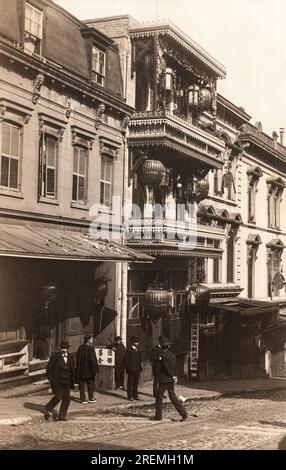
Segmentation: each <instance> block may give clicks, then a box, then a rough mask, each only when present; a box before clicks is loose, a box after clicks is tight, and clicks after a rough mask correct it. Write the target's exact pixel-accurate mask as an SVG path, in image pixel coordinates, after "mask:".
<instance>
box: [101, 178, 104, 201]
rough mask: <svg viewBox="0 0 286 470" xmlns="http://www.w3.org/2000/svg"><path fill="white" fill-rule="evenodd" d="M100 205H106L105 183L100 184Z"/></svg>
mask: <svg viewBox="0 0 286 470" xmlns="http://www.w3.org/2000/svg"><path fill="white" fill-rule="evenodd" d="M100 204H104V183H102V182H101V183H100Z"/></svg>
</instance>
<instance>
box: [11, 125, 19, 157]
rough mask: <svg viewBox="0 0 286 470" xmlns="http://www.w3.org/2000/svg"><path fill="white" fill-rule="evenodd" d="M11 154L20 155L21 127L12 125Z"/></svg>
mask: <svg viewBox="0 0 286 470" xmlns="http://www.w3.org/2000/svg"><path fill="white" fill-rule="evenodd" d="M11 133H12V135H11V155H13V156H14V157H18V155H19V129H18V128H17V127H14V126H11Z"/></svg>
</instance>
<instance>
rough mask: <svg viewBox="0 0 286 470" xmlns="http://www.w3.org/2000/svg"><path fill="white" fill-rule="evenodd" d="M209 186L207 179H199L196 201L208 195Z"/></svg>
mask: <svg viewBox="0 0 286 470" xmlns="http://www.w3.org/2000/svg"><path fill="white" fill-rule="evenodd" d="M209 188H210V185H209V182H208V180H207V179H205V178H202V179H200V180H199V181H198V183H197V189H196V201H197V202H200V201H202V200H203V199H205V198H206V197H207V196H208V194H209Z"/></svg>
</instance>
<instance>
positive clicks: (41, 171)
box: [38, 132, 59, 201]
mask: <svg viewBox="0 0 286 470" xmlns="http://www.w3.org/2000/svg"><path fill="white" fill-rule="evenodd" d="M43 139H46V140H51V141H53V142H54V143H55V165H54V166H52V165H47V164H46V169H44V168H43V165H44V163H43V159H42V158H43V155H42V153H41V152H42V151H43ZM46 148H47V142H46V141H45V155H44V159H45V161H47V155H46ZM48 167H49V168H53V169H54V175H55V176H54V195H53V196H51V195H49V194H48V191H47V189H48V188H47V176H48V173H47V170H48V169H49V168H48ZM58 171H59V139H58V138H57V137H55V136H54V135H53V134H49V133H48V132H43V133H42V134H41V138H40V140H39V191H38V192H39V200H41V199H42V198H44V199H47V200H51V201H56V200H57V198H58ZM44 172H45V181H44V180H43V175H44ZM43 184H44V185H45V186H44V190H43Z"/></svg>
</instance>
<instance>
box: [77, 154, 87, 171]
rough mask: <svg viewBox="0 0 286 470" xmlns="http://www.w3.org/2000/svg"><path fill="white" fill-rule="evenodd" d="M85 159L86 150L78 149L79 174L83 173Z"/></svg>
mask: <svg viewBox="0 0 286 470" xmlns="http://www.w3.org/2000/svg"><path fill="white" fill-rule="evenodd" d="M85 160H86V152H85V150H83V149H80V151H79V170H78V172H79V174H80V175H85Z"/></svg>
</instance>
